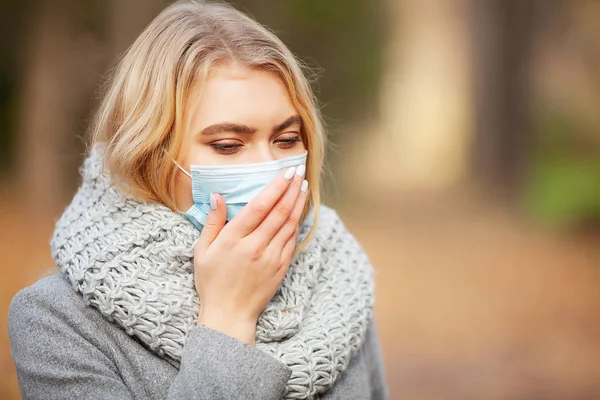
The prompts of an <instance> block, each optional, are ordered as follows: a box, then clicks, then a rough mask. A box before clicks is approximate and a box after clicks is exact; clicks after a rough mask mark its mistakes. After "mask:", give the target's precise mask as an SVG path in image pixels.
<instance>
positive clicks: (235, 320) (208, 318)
mask: <svg viewBox="0 0 600 400" xmlns="http://www.w3.org/2000/svg"><path fill="white" fill-rule="evenodd" d="M256 320H257V319H256V318H253V317H249V316H245V315H243V314H241V313H240V314H232V313H226V312H223V311H222V310H212V309H209V308H206V307H202V308H201V309H200V313H199V314H198V322H197V325H203V326H206V327H207V328H210V329H213V330H215V331H218V332H221V333H224V334H226V335H228V336H231V337H233V338H235V339H237V340H239V341H241V342H244V343H247V344H249V345H250V346H254V337H255V336H256Z"/></svg>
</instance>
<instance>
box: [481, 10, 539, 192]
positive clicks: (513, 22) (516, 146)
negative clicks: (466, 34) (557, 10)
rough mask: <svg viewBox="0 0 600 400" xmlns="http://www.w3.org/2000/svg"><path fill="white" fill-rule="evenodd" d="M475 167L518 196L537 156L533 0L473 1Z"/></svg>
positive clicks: (489, 180) (487, 180) (485, 178)
mask: <svg viewBox="0 0 600 400" xmlns="http://www.w3.org/2000/svg"><path fill="white" fill-rule="evenodd" d="M471 5H472V11H473V18H472V21H473V24H472V29H473V35H472V36H473V38H474V52H473V54H474V68H473V69H474V75H475V76H474V79H475V107H476V113H475V114H476V118H475V138H474V146H473V162H474V167H475V168H474V170H475V171H476V174H477V175H478V177H479V178H480V179H481V180H482V181H483V182H484V183H487V184H491V185H492V186H497V187H500V188H503V189H506V190H507V192H508V194H509V195H515V194H517V193H518V191H519V190H520V189H521V186H522V184H523V178H524V173H525V172H526V171H527V166H528V162H529V159H530V156H531V155H532V144H533V143H532V139H533V138H532V126H531V110H530V92H531V89H532V88H531V86H532V85H531V80H530V59H531V48H532V38H533V31H534V29H533V23H532V20H533V16H534V15H533V11H534V7H533V6H534V4H533V1H532V0H472V2H471Z"/></svg>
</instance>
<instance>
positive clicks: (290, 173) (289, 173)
mask: <svg viewBox="0 0 600 400" xmlns="http://www.w3.org/2000/svg"><path fill="white" fill-rule="evenodd" d="M294 172H296V167H289V168H288V170H287V171H285V174H284V175H283V177H284V178H285V179H287V180H288V181H289V180H290V179H292V176H294Z"/></svg>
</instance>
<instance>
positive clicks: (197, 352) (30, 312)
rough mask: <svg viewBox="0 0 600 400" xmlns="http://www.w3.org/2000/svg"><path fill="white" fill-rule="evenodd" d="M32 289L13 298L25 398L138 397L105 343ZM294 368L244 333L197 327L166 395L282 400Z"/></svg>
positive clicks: (13, 334)
mask: <svg viewBox="0 0 600 400" xmlns="http://www.w3.org/2000/svg"><path fill="white" fill-rule="evenodd" d="M46 297H50V296H48V295H47V294H46V295H44V296H40V294H39V292H36V291H35V290H34V289H33V287H28V288H25V289H23V290H21V291H20V292H19V293H17V294H16V295H15V297H14V298H13V300H12V302H11V304H10V309H9V317H8V325H9V326H8V327H9V337H10V344H11V355H12V357H13V360H14V363H15V366H16V369H17V377H18V380H19V386H20V389H21V395H22V397H23V399H65V398H70V399H83V398H85V399H109V400H110V399H115V400H116V399H120V400H122V399H133V397H134V395H133V394H132V393H131V392H130V390H129V388H128V387H127V386H126V385H125V383H124V382H123V379H122V377H121V375H120V373H119V370H118V369H117V367H116V366H115V364H114V362H112V360H111V357H110V354H108V352H107V351H106V349H102V348H101V347H102V346H99V345H97V344H93V343H97V341H95V340H90V338H87V337H86V336H85V334H82V333H81V330H80V329H78V326H73V324H72V323H69V322H67V321H66V319H64V318H61V317H60V314H59V313H56V312H53V310H55V308H56V306H57V305H56V304H53V299H52V298H46ZM290 374H291V370H290V369H289V368H288V367H287V366H286V365H285V364H283V363H281V362H280V361H278V360H276V359H275V358H273V357H271V356H269V355H268V354H266V353H264V352H262V351H260V350H258V349H256V348H254V347H252V346H249V345H247V344H245V343H242V342H241V341H238V340H237V339H234V338H232V337H230V336H227V335H225V334H222V333H220V332H217V331H213V330H211V329H209V328H206V327H202V326H198V327H194V328H193V329H192V331H191V332H190V335H189V338H188V340H187V342H186V346H185V348H184V351H183V356H182V360H181V366H180V370H179V373H178V375H177V376H176V377H175V379H174V380H173V381H172V383H171V386H170V387H169V389H168V396H167V399H172V400H175V399H231V398H236V399H258V398H260V399H280V398H281V396H282V394H283V392H284V390H285V386H286V384H287V380H288V378H289V376H290Z"/></svg>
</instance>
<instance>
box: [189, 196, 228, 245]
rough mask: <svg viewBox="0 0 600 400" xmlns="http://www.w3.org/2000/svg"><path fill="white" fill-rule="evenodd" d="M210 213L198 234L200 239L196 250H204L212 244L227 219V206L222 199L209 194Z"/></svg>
mask: <svg viewBox="0 0 600 400" xmlns="http://www.w3.org/2000/svg"><path fill="white" fill-rule="evenodd" d="M210 196H211V200H210V208H211V210H210V213H209V214H208V217H207V218H206V223H205V224H204V227H203V228H202V232H201V233H200V239H198V242H197V243H196V249H198V250H206V249H208V247H209V246H210V245H211V244H212V242H214V240H215V239H216V237H217V235H218V234H219V232H221V229H223V226H224V225H225V221H226V219H227V205H226V204H225V202H224V201H223V198H222V197H221V196H220V195H219V194H217V193H211V194H210Z"/></svg>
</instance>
